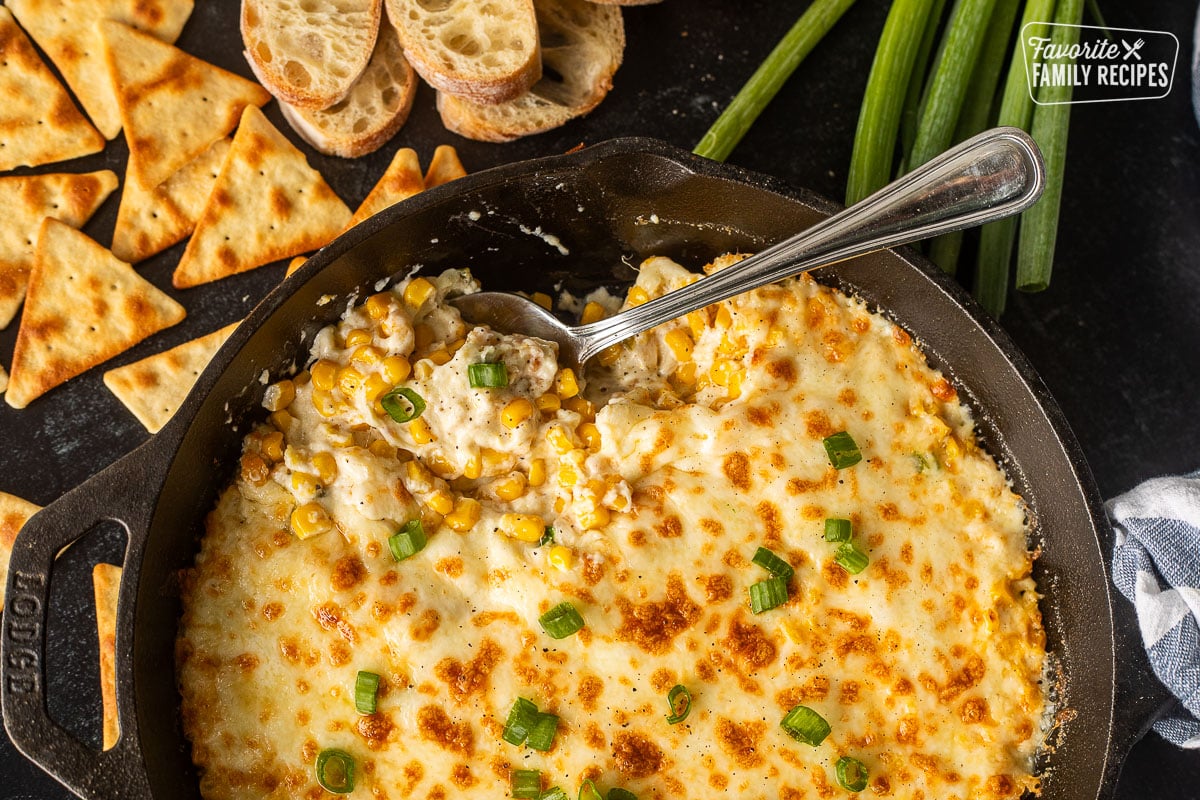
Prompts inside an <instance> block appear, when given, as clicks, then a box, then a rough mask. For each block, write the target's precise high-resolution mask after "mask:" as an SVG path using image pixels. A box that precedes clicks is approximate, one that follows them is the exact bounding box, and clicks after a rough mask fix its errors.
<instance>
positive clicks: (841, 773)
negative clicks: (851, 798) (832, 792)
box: [834, 756, 868, 792]
mask: <svg viewBox="0 0 1200 800" xmlns="http://www.w3.org/2000/svg"><path fill="white" fill-rule="evenodd" d="M834 769H836V770H837V782H838V783H839V784H840V785H841V787H842V788H843V789H847V790H849V791H851V792H861V791H862V790H863V789H865V788H867V774H868V773H867V767H866V765H864V764H863V763H862V762H861V761H859V760H858V759H857V758H851V757H850V756H842V757H841V758H839V759H838V760H837V765H836V766H835V767H834Z"/></svg>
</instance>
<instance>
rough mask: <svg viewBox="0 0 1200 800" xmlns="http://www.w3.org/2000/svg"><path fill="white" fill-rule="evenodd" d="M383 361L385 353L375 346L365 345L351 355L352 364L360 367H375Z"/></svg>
mask: <svg viewBox="0 0 1200 800" xmlns="http://www.w3.org/2000/svg"><path fill="white" fill-rule="evenodd" d="M380 361H383V351H382V350H380V349H379V348H378V347H376V346H375V345H373V344H364V345H362V346H361V347H359V348H357V349H356V350H355V351H354V352H353V353H351V354H350V363H351V364H357V365H358V366H360V367H373V366H375V365H376V364H378V363H379V362H380Z"/></svg>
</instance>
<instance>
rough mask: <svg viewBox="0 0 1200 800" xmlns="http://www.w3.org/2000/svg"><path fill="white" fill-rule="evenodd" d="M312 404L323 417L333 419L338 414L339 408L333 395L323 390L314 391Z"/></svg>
mask: <svg viewBox="0 0 1200 800" xmlns="http://www.w3.org/2000/svg"><path fill="white" fill-rule="evenodd" d="M312 404H313V408H315V409H316V410H317V413H318V414H320V415H321V416H322V417H332V416H333V415H334V414H336V413H337V412H338V406H337V403H336V402H334V399H333V394H331V393H330V392H328V391H325V390H323V389H313V393H312Z"/></svg>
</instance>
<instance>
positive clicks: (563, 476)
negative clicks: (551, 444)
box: [558, 464, 579, 486]
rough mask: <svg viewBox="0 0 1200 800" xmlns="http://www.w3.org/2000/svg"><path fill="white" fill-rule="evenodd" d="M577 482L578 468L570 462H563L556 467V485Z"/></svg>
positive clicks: (569, 484)
mask: <svg viewBox="0 0 1200 800" xmlns="http://www.w3.org/2000/svg"><path fill="white" fill-rule="evenodd" d="M577 483H579V470H577V469H575V467H574V466H572V465H571V464H563V465H562V466H561V467H559V468H558V485H559V486H574V485H575V484H577Z"/></svg>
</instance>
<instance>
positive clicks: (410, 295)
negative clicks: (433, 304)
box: [404, 278, 436, 311]
mask: <svg viewBox="0 0 1200 800" xmlns="http://www.w3.org/2000/svg"><path fill="white" fill-rule="evenodd" d="M434 291H436V290H435V289H434V288H433V284H432V283H430V282H429V280H428V279H427V278H413V279H412V280H411V281H409V283H408V286H405V287H404V303H405V305H407V306H408V307H409V308H411V309H413V310H414V311H415V310H417V309H418V308H420V307H421V306H423V305H425V301H426V300H428V299H429V298H430V296H431V295H432V294H433V293H434Z"/></svg>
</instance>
